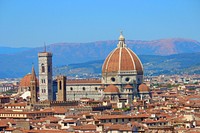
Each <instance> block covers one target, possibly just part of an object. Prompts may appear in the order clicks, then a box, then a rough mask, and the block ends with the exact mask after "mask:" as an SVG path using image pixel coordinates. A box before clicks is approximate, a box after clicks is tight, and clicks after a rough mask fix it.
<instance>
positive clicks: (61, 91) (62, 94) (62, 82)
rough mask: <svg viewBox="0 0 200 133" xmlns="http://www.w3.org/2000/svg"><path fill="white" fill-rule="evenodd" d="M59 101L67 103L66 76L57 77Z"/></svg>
mask: <svg viewBox="0 0 200 133" xmlns="http://www.w3.org/2000/svg"><path fill="white" fill-rule="evenodd" d="M57 87H58V91H57V98H56V99H57V101H66V76H58V77H57Z"/></svg>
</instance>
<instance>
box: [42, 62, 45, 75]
mask: <svg viewBox="0 0 200 133" xmlns="http://www.w3.org/2000/svg"><path fill="white" fill-rule="evenodd" d="M41 67H42V69H41V70H42V73H44V72H45V67H44V64H42V65H41Z"/></svg>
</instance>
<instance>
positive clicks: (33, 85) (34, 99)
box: [30, 67, 38, 104]
mask: <svg viewBox="0 0 200 133" xmlns="http://www.w3.org/2000/svg"><path fill="white" fill-rule="evenodd" d="M30 90H31V100H30V101H31V104H35V103H36V102H37V101H38V96H37V78H36V75H35V69H34V67H32V73H31V84H30Z"/></svg>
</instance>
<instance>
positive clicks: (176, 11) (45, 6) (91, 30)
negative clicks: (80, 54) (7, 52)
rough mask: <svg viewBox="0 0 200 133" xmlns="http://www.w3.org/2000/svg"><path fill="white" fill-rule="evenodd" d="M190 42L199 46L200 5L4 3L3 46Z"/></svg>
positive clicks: (0, 19) (103, 0) (171, 1)
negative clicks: (117, 41)
mask: <svg viewBox="0 0 200 133" xmlns="http://www.w3.org/2000/svg"><path fill="white" fill-rule="evenodd" d="M121 30H122V31H123V34H124V36H125V37H126V39H129V40H155V39H162V38H189V39H194V40H197V41H200V0H0V46H10V47H38V46H43V44H44V42H46V43H47V44H52V43H60V42H91V41H99V40H115V39H117V38H118V36H119V34H120V31H121Z"/></svg>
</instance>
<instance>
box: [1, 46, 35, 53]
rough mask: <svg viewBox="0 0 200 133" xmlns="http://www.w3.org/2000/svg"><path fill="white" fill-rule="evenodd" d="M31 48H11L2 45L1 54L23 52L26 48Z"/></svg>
mask: <svg viewBox="0 0 200 133" xmlns="http://www.w3.org/2000/svg"><path fill="white" fill-rule="evenodd" d="M30 49H31V48H26V47H20V48H11V47H1V46H0V54H16V53H19V52H23V51H26V50H30Z"/></svg>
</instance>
